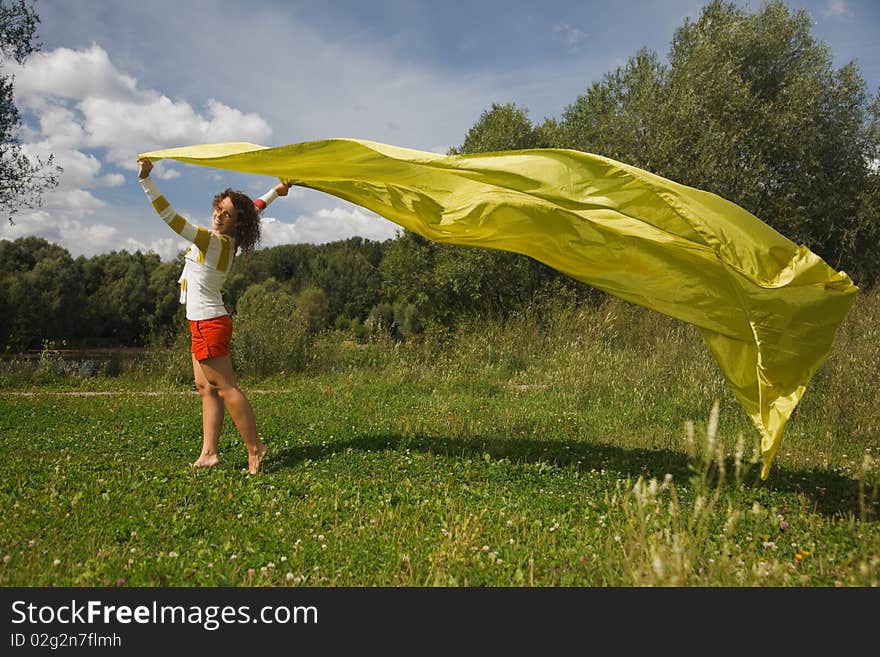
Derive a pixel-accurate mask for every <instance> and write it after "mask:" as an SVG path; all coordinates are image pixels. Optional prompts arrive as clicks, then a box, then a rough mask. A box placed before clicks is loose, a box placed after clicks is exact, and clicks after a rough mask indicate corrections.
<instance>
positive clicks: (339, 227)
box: [260, 206, 401, 248]
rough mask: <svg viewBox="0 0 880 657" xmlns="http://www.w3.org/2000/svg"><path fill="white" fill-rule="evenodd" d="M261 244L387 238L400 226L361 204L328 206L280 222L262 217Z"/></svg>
mask: <svg viewBox="0 0 880 657" xmlns="http://www.w3.org/2000/svg"><path fill="white" fill-rule="evenodd" d="M261 230H262V239H261V241H260V247H261V248H268V247H272V246H278V245H280V244H302V243H308V244H324V243H326V242H333V241H336V240H342V239H347V238H349V237H353V236H355V235H357V236H360V237H363V238H364V239H370V240H377V241H382V240H386V239H391V238H393V237H394V236H395V234H396V233H397V231H399V230H401V228H400V226H398V225H397V224H394V223H392V222H390V221H388V220H387V219H385V218H384V217H380V216H379V215H377V214H374V213H372V212H370V211H368V210H364V209H363V208H360V207H357V206H352V207H350V208H332V209H323V210H318V211H317V212H316V213H314V214H308V215H302V216H300V217H297V218H296V220H294V222H293V223H284V222H281V221H278V220H277V219H275V218H274V217H263V218H262V223H261Z"/></svg>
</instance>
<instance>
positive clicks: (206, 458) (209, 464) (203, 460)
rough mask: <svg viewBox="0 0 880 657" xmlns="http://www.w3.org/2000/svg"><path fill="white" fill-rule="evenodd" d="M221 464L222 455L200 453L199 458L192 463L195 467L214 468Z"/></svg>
mask: <svg viewBox="0 0 880 657" xmlns="http://www.w3.org/2000/svg"><path fill="white" fill-rule="evenodd" d="M219 464H220V457H219V456H218V455H217V454H199V458H197V459H196V460H195V462H194V463H193V464H192V467H194V468H213V467H214V466H215V465H219Z"/></svg>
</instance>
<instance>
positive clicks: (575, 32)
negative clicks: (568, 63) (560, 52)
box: [553, 23, 587, 53]
mask: <svg viewBox="0 0 880 657" xmlns="http://www.w3.org/2000/svg"><path fill="white" fill-rule="evenodd" d="M553 34H554V35H555V36H556V37H557V38H559V39H561V40H562V43H564V44H565V48H566V50H568V52H569V53H575V52H577V51H578V50H579V49H580V43H581V41H582V40H583V39H584V37H586V36H587V35H586V33H585V32H584V31H582V30H581V29H579V28H577V27H572V26H571V25H568V24H566V23H563V24H561V25H557V26H556V27H554V28H553Z"/></svg>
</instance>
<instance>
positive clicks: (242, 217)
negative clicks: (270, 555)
mask: <svg viewBox="0 0 880 657" xmlns="http://www.w3.org/2000/svg"><path fill="white" fill-rule="evenodd" d="M152 169H153V163H152V162H151V161H150V160H149V159H140V160H138V180H140V183H141V186H142V187H143V188H144V192H145V193H146V194H147V198H149V199H150V202H151V203H152V204H153V207H154V208H155V209H156V212H158V213H159V216H160V217H162V219H163V220H164V221H165V223H167V224H168V225H169V226H170V227H171V228H172V230H174V231H175V232H176V233H177V234H178V235H180V236H181V237H183V238H185V239H187V240H189V241H190V242H192V246H191V247H190V248H189V250H188V251H187V252H186V256H185V259H184V267H183V273H182V274H181V276H180V280H179V281H178V282H179V283H180V302H181V303H185V304H186V318H187V320H188V321H189V327H190V333H191V335H192V364H193V374H194V376H195V383H196V388H197V389H198V391H199V395H200V397H201V400H202V452H201V454H199V458H197V459H196V460H195V462H194V463H193V466H194V467H211V466H215V465H217V464H218V463H220V455H219V453H218V449H219V444H220V430H221V429H222V427H223V417H224V409H225V410H226V411H229V415H230V416H231V417H232V421H233V422H234V423H235V427H236V428H237V429H238V432H239V433H240V434H241V437H242V439H243V440H244V443H245V445H246V446H247V452H248V472H250V473H251V474H257V473H258V472H259V471H260V467H261V465H262V463H263V459H264V458H265V457H266V452H267V448H266V445H264V444H263V442H262V441H261V440H260V436H259V435H258V434H257V425H256V420H255V419H254V410H253V408H252V407H251V403H250V401H248V398H247V397H246V396H245V394H244V392H243V391H242V390H241V388H239V387H238V383H237V382H236V379H235V373H234V372H233V369H232V358H231V357H230V355H229V345H230V341H231V339H232V319H231V318H230V316H229V313H228V312H227V311H226V307H225V306H224V305H223V297H222V294H221V289H222V287H223V283H224V281H225V280H226V276H227V275H228V274H229V270H230V269H231V268H232V262H233V260H234V259H235V255H236V253H237V252H238V251H239V249H240V250H241V251H242V252H244V253H248V252H250V251H251V250H252V249H253V248H254V246H255V245H256V243H257V242H258V241H259V239H260V214H259V213H260V212H261V211H262V210H264V209H265V208H266V206H267V205H269V203H271V202H272V201H273V200H275V199H276V198H277V197H278V196H286V195H287V192H288V191H289V190H290V185H286V184H283V183H282V184H278V185H276V186H275V187H274V188H272V189H270V190H269V191H268V192H266V194H264V195H263V196H261V197H260V198H259V199H257V200H256V201H252V200H251V199H250V198H249V197H248V196H247V195H246V194H244V193H242V192H239V191H233V190H232V189H228V188H227V189H226V190H224V191H223V192H221V193H219V194H217V196H215V197H214V216H213V221H212V230H208V229H207V228H202V227H199V226H195V225H193V224H191V223H190V222H189V221H187V220H186V219H184V218H183V217H181V216H180V215H179V214H177V213H176V212H175V211H174V208H172V207H171V205H170V204H169V203H168V201H167V200H166V199H165V197H164V196H162V194H161V193H160V192H159V189H158V188H157V187H156V184H155V183H154V182H153V180H152V179H151V178H150V172H151V171H152Z"/></svg>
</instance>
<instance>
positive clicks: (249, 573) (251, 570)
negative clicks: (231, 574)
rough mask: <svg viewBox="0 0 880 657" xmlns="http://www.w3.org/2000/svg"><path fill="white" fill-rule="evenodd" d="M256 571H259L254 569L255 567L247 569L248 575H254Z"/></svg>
mask: <svg viewBox="0 0 880 657" xmlns="http://www.w3.org/2000/svg"><path fill="white" fill-rule="evenodd" d="M256 573H257V571H256V570H254V569H253V568H248V571H247V574H248V577H253V576H254V575H255V574H256Z"/></svg>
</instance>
